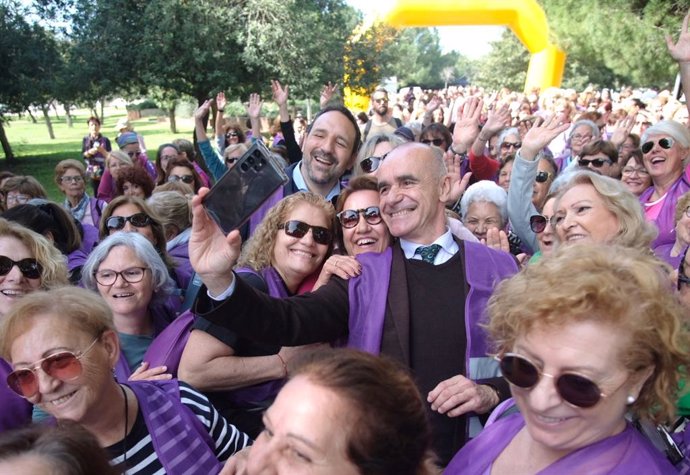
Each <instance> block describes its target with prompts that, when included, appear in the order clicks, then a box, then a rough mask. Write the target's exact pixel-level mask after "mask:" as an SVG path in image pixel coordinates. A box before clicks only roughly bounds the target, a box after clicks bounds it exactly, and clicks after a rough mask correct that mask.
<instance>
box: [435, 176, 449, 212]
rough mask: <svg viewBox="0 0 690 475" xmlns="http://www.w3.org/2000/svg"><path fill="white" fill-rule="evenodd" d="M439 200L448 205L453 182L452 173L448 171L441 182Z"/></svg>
mask: <svg viewBox="0 0 690 475" xmlns="http://www.w3.org/2000/svg"><path fill="white" fill-rule="evenodd" d="M438 186H439V191H438V194H439V201H440V202H441V203H443V206H445V205H446V202H447V201H448V200H449V199H450V191H451V183H450V175H449V174H448V173H446V174H445V175H444V176H443V178H441V182H440V183H439V185H438Z"/></svg>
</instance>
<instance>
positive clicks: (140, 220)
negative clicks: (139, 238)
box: [105, 213, 151, 231]
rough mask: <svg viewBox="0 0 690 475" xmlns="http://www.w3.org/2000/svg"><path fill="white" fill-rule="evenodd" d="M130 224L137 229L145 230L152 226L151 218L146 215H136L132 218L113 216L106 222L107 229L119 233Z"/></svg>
mask: <svg viewBox="0 0 690 475" xmlns="http://www.w3.org/2000/svg"><path fill="white" fill-rule="evenodd" d="M128 222H129V223H131V224H132V226H134V227H136V228H144V227H146V226H148V225H149V224H151V217H150V216H149V215H148V214H146V213H136V214H133V215H132V216H111V217H109V218H108V221H106V222H105V227H107V228H108V229H110V230H116V231H117V230H120V229H122V228H124V227H125V224H126V223H128Z"/></svg>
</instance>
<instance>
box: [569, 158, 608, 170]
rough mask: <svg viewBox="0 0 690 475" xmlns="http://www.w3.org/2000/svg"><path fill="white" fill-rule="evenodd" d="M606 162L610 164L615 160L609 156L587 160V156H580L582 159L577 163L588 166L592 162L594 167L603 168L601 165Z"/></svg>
mask: <svg viewBox="0 0 690 475" xmlns="http://www.w3.org/2000/svg"><path fill="white" fill-rule="evenodd" d="M606 163H608V164H609V165H610V164H612V163H613V162H612V161H611V159H608V158H607V159H604V158H593V159H592V160H587V159H586V158H580V159H579V160H578V161H577V164H578V165H580V166H581V167H587V166H589V165H590V164H591V165H592V166H593V167H594V168H601V167H603V166H604V165H605V164H606Z"/></svg>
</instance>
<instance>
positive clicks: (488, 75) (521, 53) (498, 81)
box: [473, 30, 530, 90]
mask: <svg viewBox="0 0 690 475" xmlns="http://www.w3.org/2000/svg"><path fill="white" fill-rule="evenodd" d="M529 58H530V55H529V52H528V51H527V50H526V49H525V47H524V46H523V44H522V43H521V42H520V40H519V39H518V38H517V37H516V36H515V35H514V34H513V32H512V31H510V30H505V31H504V32H503V34H502V36H501V38H500V39H499V40H497V41H492V42H491V51H490V52H489V54H488V55H487V56H486V57H485V58H483V59H482V60H480V61H479V64H478V66H477V73H476V75H475V76H474V79H473V82H474V83H475V84H479V85H481V86H483V87H485V88H488V89H496V90H497V89H500V88H502V87H508V88H510V89H513V90H522V88H523V87H524V85H525V79H526V78H527V65H528V64H529Z"/></svg>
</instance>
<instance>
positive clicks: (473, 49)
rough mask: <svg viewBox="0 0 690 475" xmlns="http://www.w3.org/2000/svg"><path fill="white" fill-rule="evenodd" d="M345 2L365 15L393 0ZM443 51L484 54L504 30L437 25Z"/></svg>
mask: <svg viewBox="0 0 690 475" xmlns="http://www.w3.org/2000/svg"><path fill="white" fill-rule="evenodd" d="M346 1H347V3H349V4H350V5H352V6H353V7H355V8H357V9H358V10H360V11H361V12H362V13H364V15H365V17H366V16H367V15H376V14H377V13H380V12H381V11H385V10H386V9H387V8H389V7H390V6H392V5H393V4H394V3H395V0H346ZM437 29H438V32H439V37H440V39H441V48H442V49H443V52H444V53H445V52H448V51H452V50H455V51H458V52H460V53H462V54H463V55H465V56H467V57H468V58H471V59H477V58H480V57H482V56H484V55H486V54H487V53H488V52H489V50H490V49H491V48H490V46H489V42H491V41H494V40H498V39H499V38H500V36H501V34H502V33H503V30H505V27H503V26H442V27H437Z"/></svg>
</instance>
